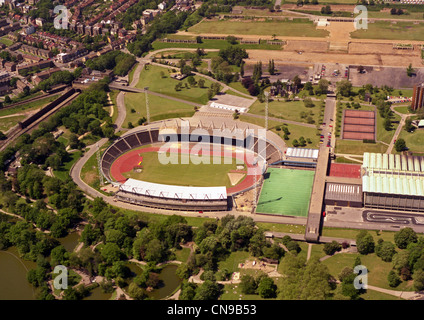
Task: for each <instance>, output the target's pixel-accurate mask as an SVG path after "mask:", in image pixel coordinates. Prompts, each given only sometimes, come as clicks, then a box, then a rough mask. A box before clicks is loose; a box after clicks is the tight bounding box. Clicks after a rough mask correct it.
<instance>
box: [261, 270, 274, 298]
mask: <svg viewBox="0 0 424 320" xmlns="http://www.w3.org/2000/svg"><path fill="white" fill-rule="evenodd" d="M276 291H277V286H276V285H275V283H274V280H272V278H270V277H269V276H268V275H265V276H262V277H261V278H260V281H259V284H258V289H257V292H258V294H259V295H260V296H261V298H264V299H266V298H274V297H275V296H276Z"/></svg>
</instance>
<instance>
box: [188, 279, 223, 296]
mask: <svg viewBox="0 0 424 320" xmlns="http://www.w3.org/2000/svg"><path fill="white" fill-rule="evenodd" d="M221 292H222V289H221V287H220V285H219V284H218V283H216V282H214V281H211V280H205V282H203V284H202V285H201V286H200V287H199V288H198V289H197V290H196V295H195V296H194V298H193V300H217V299H218V298H219V296H220V295H221Z"/></svg>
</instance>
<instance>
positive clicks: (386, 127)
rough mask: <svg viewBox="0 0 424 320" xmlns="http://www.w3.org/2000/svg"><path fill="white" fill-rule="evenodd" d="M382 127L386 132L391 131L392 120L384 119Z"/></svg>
mask: <svg viewBox="0 0 424 320" xmlns="http://www.w3.org/2000/svg"><path fill="white" fill-rule="evenodd" d="M383 127H384V130H386V131H390V130H392V120H390V118H389V117H386V118H384V122H383Z"/></svg>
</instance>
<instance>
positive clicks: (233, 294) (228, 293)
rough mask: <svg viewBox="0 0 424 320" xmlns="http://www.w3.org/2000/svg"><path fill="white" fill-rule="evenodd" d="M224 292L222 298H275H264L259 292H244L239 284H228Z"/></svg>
mask: <svg viewBox="0 0 424 320" xmlns="http://www.w3.org/2000/svg"><path fill="white" fill-rule="evenodd" d="M223 292H224V293H223V294H222V295H221V297H220V300H275V299H262V298H261V296H260V295H258V294H243V293H242V292H241V288H240V285H238V284H226V285H225V286H224V290H223Z"/></svg>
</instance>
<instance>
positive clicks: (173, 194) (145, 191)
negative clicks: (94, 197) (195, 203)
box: [119, 178, 227, 200]
mask: <svg viewBox="0 0 424 320" xmlns="http://www.w3.org/2000/svg"><path fill="white" fill-rule="evenodd" d="M119 190H120V191H125V192H131V193H134V194H139V195H143V196H150V197H157V198H166V199H174V200H223V199H227V188H226V187H184V186H173V185H166V184H159V183H152V182H146V181H140V180H136V179H131V178H130V179H128V180H127V181H126V182H125V183H124V184H122V185H121V186H120V187H119Z"/></svg>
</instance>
